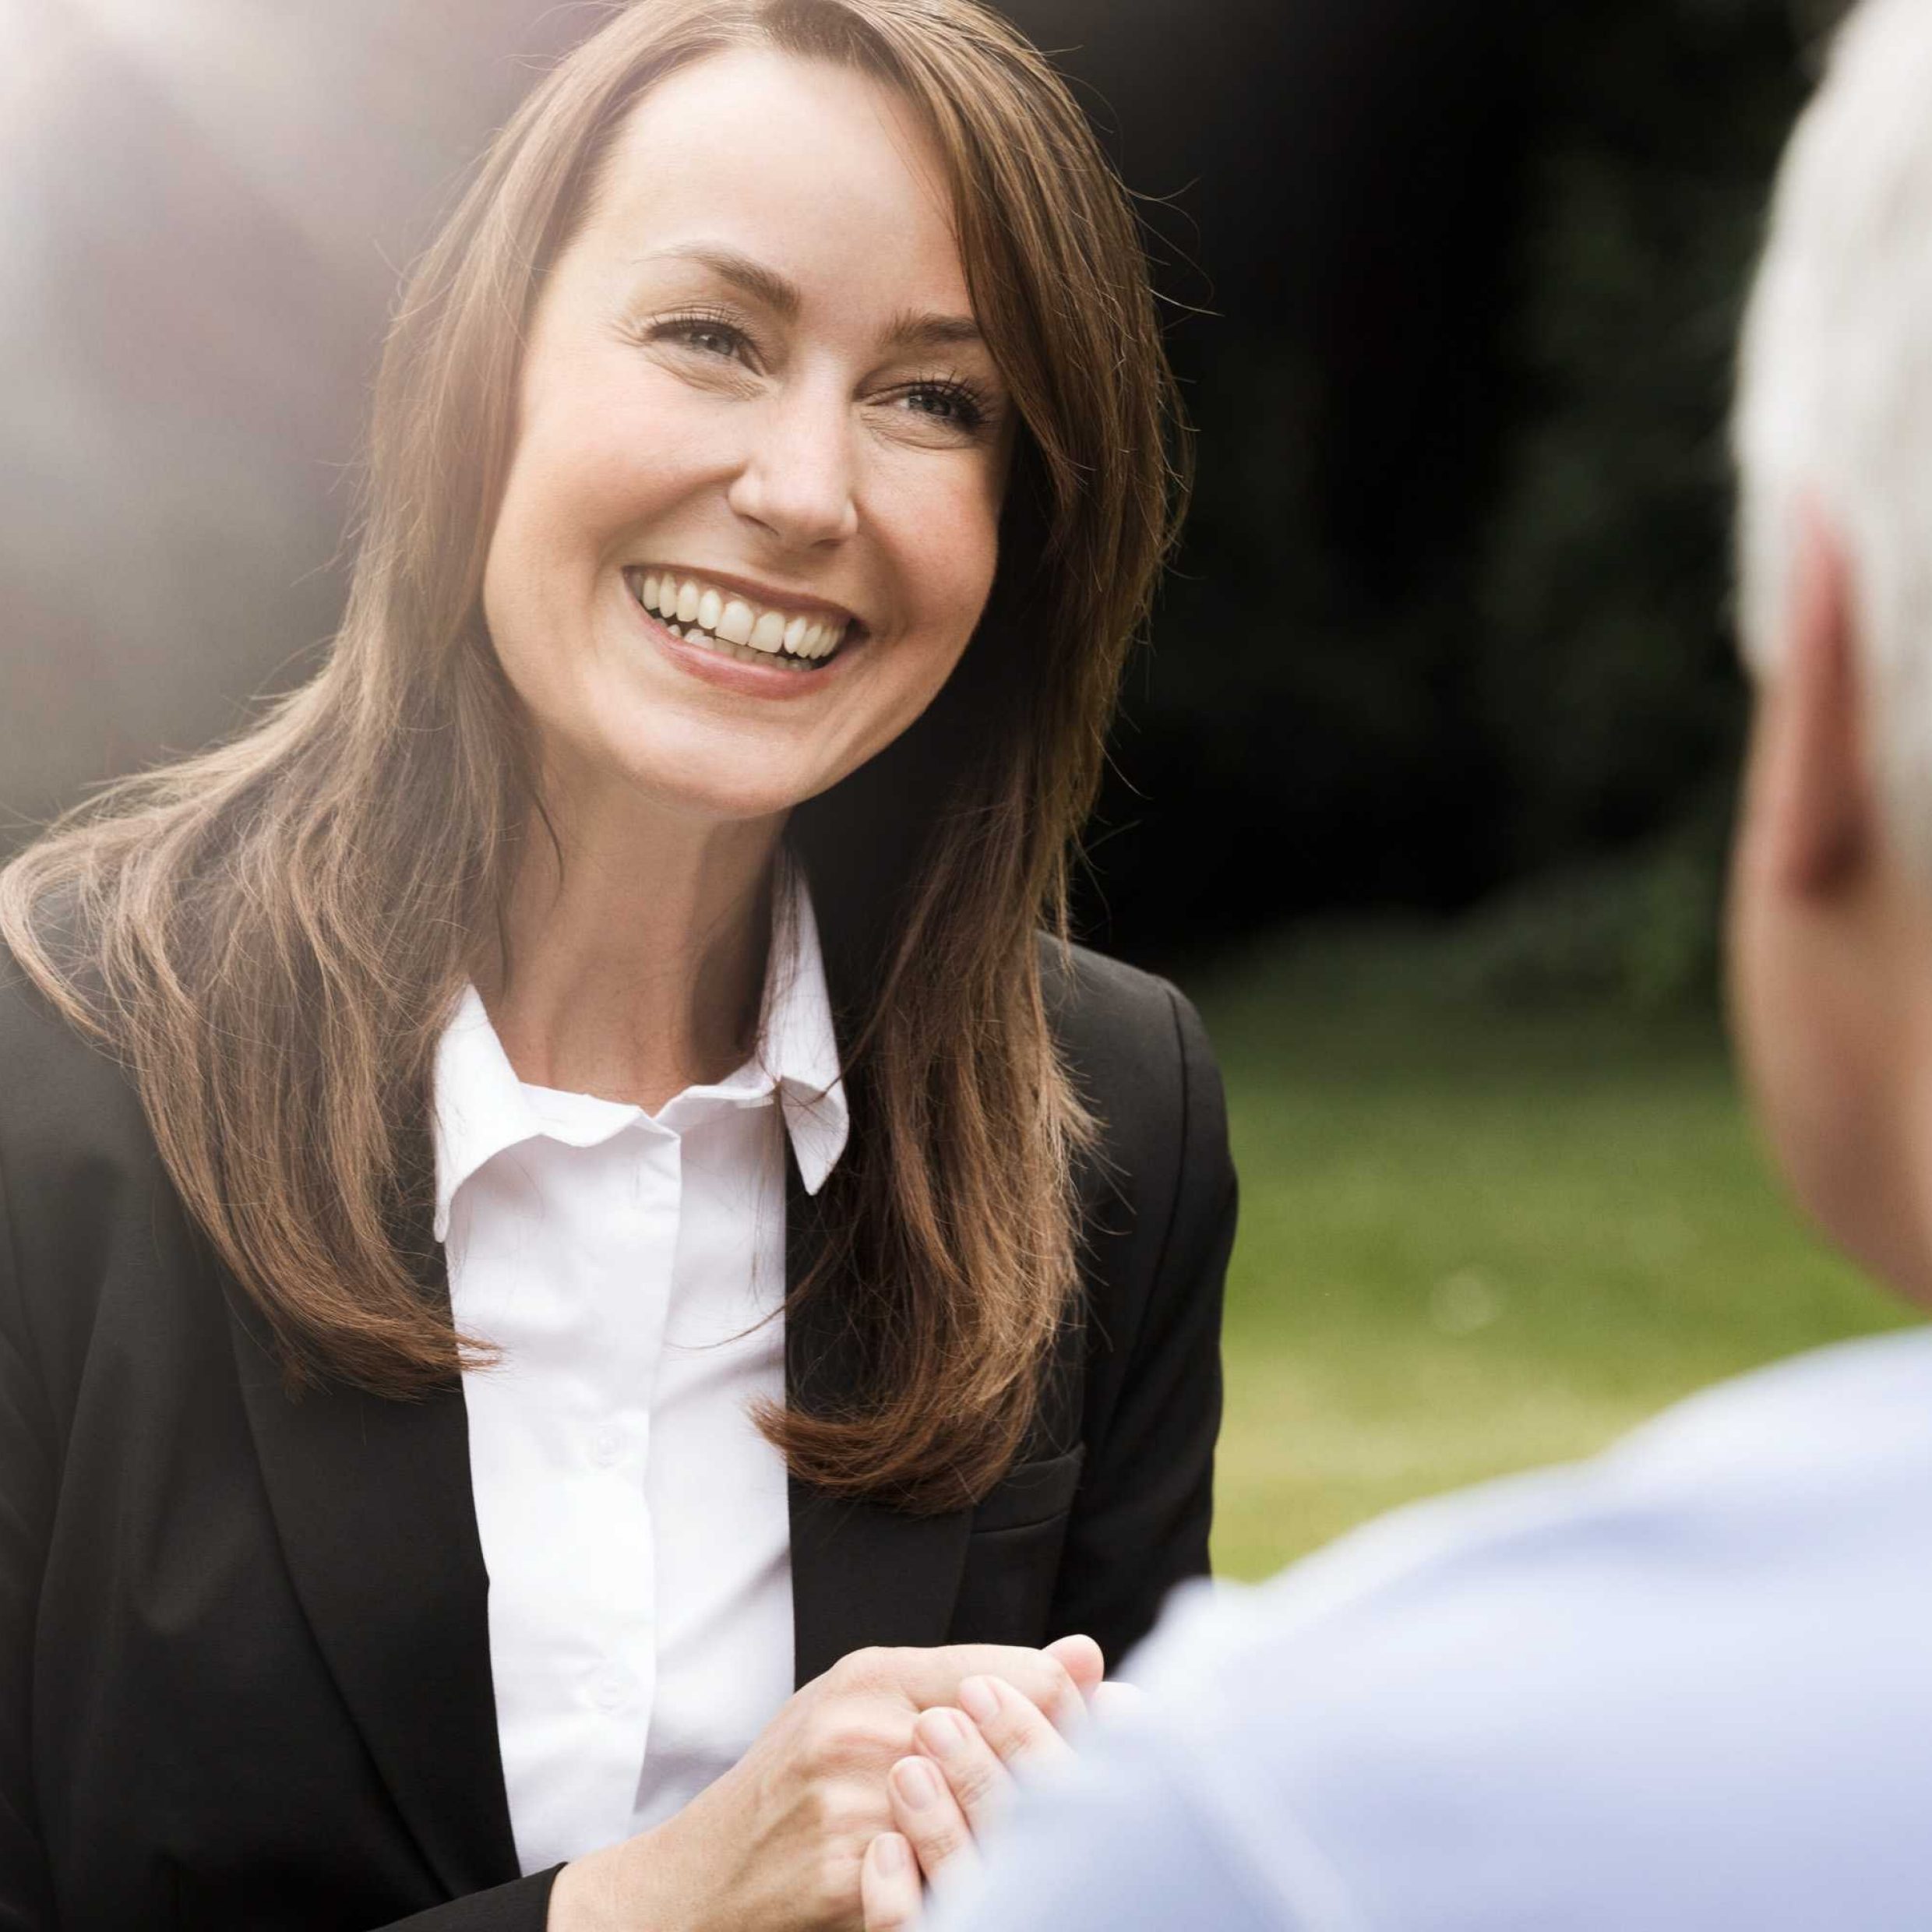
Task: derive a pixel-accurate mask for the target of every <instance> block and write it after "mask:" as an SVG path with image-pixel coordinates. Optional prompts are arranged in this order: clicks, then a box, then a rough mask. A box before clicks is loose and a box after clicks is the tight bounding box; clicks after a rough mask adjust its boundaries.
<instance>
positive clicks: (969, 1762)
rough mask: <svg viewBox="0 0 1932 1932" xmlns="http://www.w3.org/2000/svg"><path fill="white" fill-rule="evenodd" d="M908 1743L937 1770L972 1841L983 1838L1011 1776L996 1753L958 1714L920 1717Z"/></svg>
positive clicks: (1001, 1806)
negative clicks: (966, 1824)
mask: <svg viewBox="0 0 1932 1932" xmlns="http://www.w3.org/2000/svg"><path fill="white" fill-rule="evenodd" d="M1028 1708H1029V1709H1031V1708H1032V1707H1031V1705H1029V1706H1028ZM1035 1717H1038V1712H1035ZM1041 1722H1045V1720H1044V1719H1041ZM912 1741H913V1742H914V1743H915V1744H916V1745H918V1747H919V1749H920V1750H922V1751H923V1752H924V1753H925V1755H926V1756H927V1757H929V1758H931V1759H932V1761H933V1763H934V1764H935V1765H937V1766H938V1768H939V1771H940V1775H941V1776H942V1777H943V1778H944V1779H945V1780H946V1782H947V1786H949V1787H950V1789H951V1791H952V1793H953V1796H954V1797H955V1798H956V1799H957V1800H958V1801H959V1808H960V1810H961V1811H963V1812H964V1814H966V1822H967V1823H968V1824H969V1825H970V1826H971V1828H972V1832H973V1836H974V1837H975V1839H978V1838H982V1837H983V1836H984V1835H985V1831H986V1828H987V1826H988V1825H989V1824H991V1823H992V1821H993V1819H994V1818H995V1817H997V1816H998V1815H999V1813H1000V1812H1001V1811H1003V1810H1004V1809H1005V1808H1006V1804H1007V1799H1008V1797H1009V1796H1010V1795H1011V1793H1012V1789H1013V1774H1012V1772H1010V1771H1008V1770H1007V1767H1006V1765H1005V1764H1004V1762H1003V1761H1002V1759H1001V1758H1000V1756H999V1753H998V1752H997V1751H996V1750H994V1749H993V1747H992V1746H991V1745H990V1744H989V1743H987V1742H986V1740H985V1738H984V1737H983V1736H981V1734H980V1729H979V1726H978V1725H977V1724H975V1722H973V1721H972V1719H971V1718H969V1717H968V1716H967V1715H966V1714H965V1712H963V1711H954V1710H943V1711H922V1712H920V1714H919V1715H918V1719H917V1720H916V1721H915V1723H914V1724H913V1726H912Z"/></svg>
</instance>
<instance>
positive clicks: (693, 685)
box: [0, 0, 1233, 1932]
mask: <svg viewBox="0 0 1932 1932" xmlns="http://www.w3.org/2000/svg"><path fill="white" fill-rule="evenodd" d="M1175 434H1176V425H1175V421H1174V413H1173V408H1172V385H1171V383H1170V380H1169V376H1168V373H1167V370H1166V366H1165V361H1164V360H1163V358H1162V351H1161V345H1160V340H1159V336H1158V330H1157V328H1156V326H1155V320H1154V312H1153V305H1152V301H1151V294H1150V292H1149V289H1148V283H1147V277H1146V270H1145V266H1144V261H1143V259H1142V257H1141V252H1140V249H1139V247H1138V244H1137V238H1136V234H1135V230H1134V225H1133V218H1132V215H1131V213H1130V210H1129V208H1128V206H1127V204H1126V199H1125V197H1124V196H1123V192H1122V191H1121V190H1120V189H1119V185H1117V183H1116V182H1115V181H1114V180H1113V179H1112V177H1111V175H1109V172H1108V171H1107V169H1106V167H1105V164H1104V163H1103V161H1102V159H1101V157H1100V155H1099V153H1098V149H1097V147H1096V146H1095V143H1094V140H1093V138H1092V136H1091V132H1089V130H1088V128H1087V127H1086V125H1085V124H1084V121H1083V120H1082V118H1081V115H1080V114H1079V112H1078V111H1077V108H1076V107H1075V106H1074V104H1073V103H1072V101H1071V100H1070V97H1069V96H1068V95H1067V93H1066V90H1065V88H1064V87H1063V86H1062V84H1061V83H1059V80H1058V79H1056V76H1054V75H1053V73H1052V70H1051V69H1050V68H1049V66H1048V65H1046V64H1045V62H1043V61H1042V59H1041V58H1040V57H1039V55H1038V54H1037V53H1036V52H1035V51H1033V50H1032V49H1031V48H1029V47H1028V46H1027V45H1026V44H1025V43H1024V41H1021V39H1020V38H1019V37H1017V35H1015V34H1014V32H1013V31H1012V30H1010V28H1009V27H1008V26H1006V25H1005V24H1004V23H1002V22H1001V21H1000V20H999V19H998V18H997V17H996V16H993V15H992V14H991V13H989V12H984V11H982V10H981V9H978V7H977V6H975V5H971V4H970V3H969V0H640V4H637V5H632V6H629V7H628V8H625V9H622V10H620V11H619V12H616V13H615V15H614V16H612V19H610V21H609V22H608V24H607V25H606V26H605V27H604V28H603V29H602V30H601V31H600V32H598V33H597V34H596V35H594V37H592V38H591V39H590V40H589V41H586V42H585V43H584V44H583V46H581V47H580V48H578V49H577V50H576V51H575V52H574V53H573V55H570V56H569V58H567V59H566V60H565V61H564V62H562V63H561V64H560V65H559V66H558V67H557V68H556V69H555V70H554V72H552V73H551V74H549V75H548V76H547V77H546V78H545V79H544V80H543V81H542V82H541V84H540V85H539V86H538V87H537V89H536V90H535V91H534V93H532V94H531V97H530V98H529V99H528V100H527V102H526V103H525V104H524V106H523V108H521V109H520V111H519V113H518V114H517V115H516V117H515V118H513V121H512V122H510V124H509V125H508V126H507V127H506V129H504V130H503V132H502V133H501V135H499V137H498V138H497V139H496V140H495V143H493V144H492V147H491V148H490V150H489V151H488V153H487V154H486V155H485V157H484V158H483V160H482V163H481V167H480V168H479V170H478V173H477V175H476V177H475V178H474V182H472V184H471V186H470V188H469V189H468V191H467V193H466V195H465V196H464V199H463V200H462V202H461V203H460V206H458V207H457V210H456V211H455V213H453V216H452V217H451V219H450V222H449V224H448V225H447V227H446V230H445V231H444V232H443V234H442V236H441V238H439V240H438V241H437V242H436V243H435V245H434V246H433V247H432V249H430V250H429V252H428V254H427V255H426V256H425V258H424V259H423V261H422V263H421V264H420V266H418V269H417V270H416V272H415V273H414V277H412V280H411V284H410V287H408V289H407V291H405V293H404V298H403V300H402V302H401V304H400V307H399V309H398V311H397V319H396V321H395V323H394V326H393V330H392V332H391V335H390V341H389V344H388V347H387V350H386V354H385V358H384V362H383V371H382V374H381V377H380V379H379V383H378V386H377V392H376V397H375V411H374V417H373V421H372V427H371V434H370V443H369V463H368V481H367V487H366V491H365V502H364V513H363V517H362V521H361V530H360V535H359V547H358V557H357V565H356V570H355V575H354V581H353V584H352V587H351V596H350V600H349V605H348V608H347V613H346V615H345V617H344V622H343V625H342V628H341V630H340V635H339V636H338V637H337V640H336V641H335V644H334V647H333V650H332V651H331V653H330V656H329V658H328V659H327V661H326V664H325V665H324V666H323V669H322V671H321V672H320V673H319V675H318V676H317V677H316V679H315V680H314V681H313V682H312V683H311V684H310V685H308V686H306V687H305V688H304V689H301V690H299V691H298V692H296V693H294V694H293V695H292V696H290V697H288V698H287V699H285V700H282V701H281V702H280V703H278V704H277V706H276V707H274V708H273V710H271V711H270V713H269V714H267V715H266V717H264V718H263V721H261V722H260V723H259V724H258V725H257V726H256V727H255V728H253V729H252V730H251V731H249V732H247V733H245V735H242V736H241V737H240V738H238V739H236V740H235V741H234V742H231V743H230V744H227V745H225V746H220V747H219V748H217V749H214V750H212V751H210V752H208V753H204V754H203V755H201V756H198V757H196V758H194V759H192V760H186V761H185V762H183V763H179V764H177V765H174V766H171V767H167V768H164V769H162V770H157V771H155V772H153V773H150V774H145V775H143V776H142V777H139V778H136V779H134V780H132V781H126V782H125V783H123V784H121V785H119V786H118V787H116V788H112V789H111V790H110V791H108V793H106V794H105V795H104V796H103V797H101V798H100V799H97V800H96V801H95V802H93V803H92V804H91V805H90V806H88V807H86V808H85V809H83V810H82V811H81V812H79V813H77V814H76V815H75V816H73V817H72V818H71V819H70V820H68V821H65V822H64V823H62V824H60V825H58V826H56V827H55V828H54V829H53V830H51V832H50V833H49V834H48V836H46V837H44V838H43V839H42V840H41V841H40V842H39V843H38V844H36V845H34V846H33V847H32V848H30V849H29V850H28V851H26V853H24V854H23V855H22V856H21V857H20V858H18V859H17V860H16V862H14V863H13V864H12V866H9V868H8V869H6V871H5V873H4V874H0V936H3V937H4V940H5V944H6V946H7V948H8V949H9V952H10V954H11V955H12V961H13V963H14V966H15V968H17V970H9V973H8V975H7V977H6V982H5V986H4V988H3V989H0V1218H4V1219H5V1223H6V1225H5V1227H4V1228H0V1652H4V1659H5V1665H4V1669H0V1923H5V1924H6V1925H8V1926H9V1927H19V1928H23V1929H25V1928H50V1929H51V1927H54V1926H55V1925H57V1924H58V1926H60V1927H62V1928H64V1929H65V1932H79V1929H80V1928H86V1927H114V1928H115V1932H129V1929H130V1928H136V1929H138V1928H143V1927H150V1926H152V1927H164V1926H165V1927H174V1926H179V1925H192V1926H195V1927H242V1926H246V1927H251V1928H255V1929H256V1932H262V1929H263V1928H291V1932H292V1929H293V1928H296V1927H316V1928H320V1927H331V1928H336V1929H337V1932H340V1928H342V1927H373V1926H376V1925H382V1924H394V1923H400V1922H401V1921H402V1920H404V1919H406V1918H411V1919H413V1917H414V1915H418V1914H426V1915H427V1916H426V1917H425V1918H424V1920H423V1921H422V1922H423V1923H424V1924H425V1927H427V1926H428V1925H430V1924H432V1923H433V1924H434V1925H435V1926H438V1927H450V1928H462V1927H469V1928H476V1929H478V1932H481V1928H484V1927H531V1928H535V1927H543V1926H548V1927H554V1928H557V1932H569V1928H573V1927H594V1926H598V1925H602V1924H611V1925H633V1924H637V1925H641V1924H650V1925H661V1924H662V1925H668V1924H673V1923H675V1924H677V1925H680V1926H689V1927H710V1926H718V1927H727V1926H728V1927H773V1928H791V1927H795V1928H806V1927H838V1926H851V1925H854V1924H855V1923H857V1922H858V1916H859V1913H860V1910H861V1905H860V1887H861V1871H862V1863H863V1861H864V1860H865V1859H866V1853H867V1849H868V1847H869V1846H877V1847H879V1848H880V1849H876V1850H875V1851H874V1852H873V1855H872V1856H873V1860H874V1863H875V1864H876V1862H877V1861H878V1860H880V1859H882V1858H884V1857H887V1856H890V1854H891V1852H892V1850H893V1849H894V1848H895V1847H896V1848H897V1849H898V1850H899V1852H900V1853H901V1856H903V1854H904V1841H903V1840H901V1839H899V1838H898V1837H897V1835H895V1834H894V1832H891V1831H890V1829H889V1827H890V1825H891V1824H893V1822H894V1820H895V1818H897V1819H899V1820H900V1821H901V1822H903V1821H904V1818H903V1814H902V1807H903V1806H904V1804H905V1803H908V1802H910V1801H911V1800H909V1799H908V1791H910V1790H911V1789H914V1788H915V1786H916V1784H917V1779H916V1778H915V1777H914V1776H913V1773H912V1772H911V1771H908V1768H906V1767H905V1766H904V1765H901V1766H900V1768H899V1769H898V1771H897V1772H894V1765H895V1762H896V1761H898V1760H900V1759H901V1758H903V1757H905V1756H906V1755H907V1754H909V1753H915V1751H916V1752H919V1753H929V1754H933V1753H937V1754H943V1746H944V1743H945V1740H947V1738H948V1737H950V1736H953V1735H954V1733H952V1732H950V1731H948V1730H947V1728H946V1725H947V1723H953V1722H957V1724H958V1725H960V1726H964V1724H965V1722H966V1721H965V1719H963V1718H961V1717H958V1715H957V1712H956V1711H955V1709H954V1707H955V1706H956V1705H959V1704H961V1702H962V1701H964V1703H966V1704H968V1705H971V1704H972V1703H974V1702H975V1701H978V1702H980V1703H982V1705H985V1700H984V1699H982V1698H979V1697H978V1691H977V1690H975V1685H974V1682H973V1680H974V1679H975V1677H976V1676H982V1675H983V1674H985V1673H988V1672H993V1673H997V1674H998V1676H999V1677H1000V1678H1002V1679H1003V1680H1004V1681H1005V1682H1006V1683H1008V1684H1009V1685H1010V1686H1011V1687H1013V1688H1014V1690H1017V1692H1018V1693H1019V1694H1021V1700H1022V1701H1023V1703H1024V1705H1025V1707H1026V1708H1027V1710H1028V1711H1030V1712H1032V1713H1033V1714H1034V1716H1035V1719H1041V1714H1042V1713H1044V1714H1045V1716H1046V1717H1051V1718H1053V1719H1058V1720H1059V1721H1061V1722H1066V1720H1067V1719H1068V1718H1069V1716H1070V1710H1071V1707H1072V1706H1074V1705H1077V1702H1078V1700H1079V1696H1080V1694H1081V1693H1082V1692H1086V1691H1091V1689H1092V1688H1093V1687H1094V1685H1095V1682H1096V1680H1097V1679H1098V1675H1099V1673H1100V1671H1101V1669H1102V1653H1105V1654H1106V1655H1118V1654H1119V1652H1122V1651H1123V1650H1124V1649H1125V1648H1126V1647H1127V1646H1128V1645H1130V1644H1131V1643H1133V1641H1136V1640H1137V1638H1138V1637H1139V1636H1140V1635H1141V1633H1142V1632H1143V1631H1144V1630H1145V1629H1146V1628H1147V1627H1148V1624H1150V1623H1151V1620H1152V1618H1153V1616H1154V1614H1155V1610H1156V1609H1157V1607H1158V1603H1159V1601H1160V1599H1161V1597H1162V1595H1163V1594H1164V1592H1165V1590H1166V1589H1167V1588H1169V1586H1170V1585H1172V1584H1173V1583H1174V1582H1176V1581H1178V1580H1179V1579H1180V1578H1183V1577H1184V1576H1186V1575H1188V1574H1193V1573H1194V1572H1197V1571H1199V1570H1200V1569H1202V1568H1203V1567H1204V1565H1205V1562H1206V1550H1207V1521H1208V1512H1209V1482H1210V1472H1211V1460H1212V1450H1213V1440H1214V1434H1215V1426H1216V1422H1217V1419H1218V1399H1219V1382H1218V1366H1217V1359H1216V1357H1217V1324H1218V1312H1219V1302H1220V1287H1221V1276H1222V1269H1223V1267H1224V1265H1225V1259H1226V1254H1227V1248H1228V1243H1229V1239H1230V1238H1231V1234H1232V1215H1233V1180H1232V1172H1231V1170H1230V1169H1229V1162H1228V1156H1227V1148H1226V1140H1225V1124H1224V1122H1223V1119H1222V1109H1221V1100H1220V1088H1219V1083H1218V1077H1217V1076H1216V1074H1215V1069H1214V1066H1213V1063H1212V1060H1211V1056H1210V1054H1209V1052H1208V1049H1207V1045H1206V1042H1205V1040H1204V1037H1203V1035H1202V1034H1201V1031H1200V1024H1199V1022H1198V1021H1197V1018H1196V1017H1195V1016H1194V1014H1193V1011H1192V1010H1191V1009H1190V1007H1187V1005H1186V1003H1185V1002H1184V1001H1183V1000H1182V999H1180V998H1179V996H1178V995H1177V994H1176V993H1175V992H1173V991H1172V989H1171V988H1169V987H1167V986H1165V985H1164V984H1162V982H1158V981H1156V980H1152V979H1150V978H1147V977H1146V976H1144V975H1140V974H1137V973H1134V972H1131V971H1128V970H1127V969H1126V968H1122V967H1119V966H1117V965H1114V964H1111V963H1109V962H1108V961H1102V960H1100V959H1098V958H1095V957H1093V956H1092V955H1091V954H1086V953H1084V952H1082V951H1081V950H1080V949H1078V948H1077V947H1073V946H1071V945H1070V943H1068V941H1067V939H1066V907H1065V897H1066V891H1065V887H1066V866H1067V862H1068V855H1069V851H1070V845H1071V842H1072V841H1073V840H1074V837H1076V835H1077V833H1078V830H1079V828H1080V825H1081V820H1082V819H1083V817H1084V814H1085V813H1086V811H1087V809H1088V806H1089V804H1090V802H1091V799H1092V795H1093V791H1094V788H1095V781H1096V777H1097V774H1098V765H1099V760H1100V756H1101V746H1102V742H1103V739H1104V735H1105V729H1106V726H1107V723H1108V720H1109V715H1110V713H1111V709H1112V703H1113V701H1114V697H1115V693H1116V689H1117V687H1118V684H1119V675H1120V670H1121V665H1122V662H1123V657H1124V654H1125V653H1126V650H1127V648H1128V646H1129V644H1130V641H1131V640H1132V637H1133V633H1134V631H1135V629H1136V627H1137V624H1138V622H1139V621H1140V619H1141V617H1142V616H1143V615H1144V612H1145V610H1146V608H1147V604H1148V598H1149V597H1150V595H1151V591H1152V587H1153V584H1154V581H1155V574H1156V573H1157V571H1158V566H1159V564H1160V562H1161V559H1162V555H1163V554H1164V552H1165V548H1166V546H1167V545H1168V543H1169V540H1170V538H1171V535H1172V527H1173V519H1174V516H1175V514H1176V511H1177V508H1178V502H1179V479H1178V476H1177V472H1176V442H1175ZM1096 1644H1097V1645H1098V1649H1097V1648H1096ZM985 1708H1000V1707H998V1706H997V1705H996V1704H995V1705H985ZM1003 1708H1006V1709H1007V1711H1008V1712H1009V1714H1010V1713H1011V1712H1012V1710H1013V1708H1014V1707H1013V1706H1011V1705H1007V1706H1006V1707H1003ZM935 1714H937V1715H935ZM941 1718H943V1719H945V1720H946V1722H945V1723H941V1722H940V1719H941ZM1041 1721H1044V1719H1041ZM936 1725H937V1726H938V1728H937V1729H935V1726H936ZM961 1734H962V1735H963V1732H962V1733H961ZM1010 1735H1011V1736H1014V1738H1020V1737H1022V1736H1026V1735H1028V1733H1027V1729H1026V1726H1024V1724H1016V1725H1015V1726H1013V1727H1012V1728H1011V1730H1010ZM971 1761H976V1760H973V1759H971V1756H970V1754H963V1755H961V1756H960V1757H957V1758H956V1759H955V1760H954V1763H955V1764H956V1765H964V1764H967V1763H968V1762H971ZM915 1769H916V1767H915ZM908 1779H911V1783H910V1784H909V1783H908ZM966 1815H967V1814H961V1829H962V1830H963V1829H964V1823H965V1817H966ZM971 1815H973V1816H975V1817H976V1816H977V1815H978V1813H977V1810H976V1809H975V1810H974V1811H973V1813H972V1814H971ZM916 1842H918V1843H920V1844H921V1845H922V1846H925V1845H927V1844H929V1843H932V1842H936V1840H935V1839H933V1835H932V1834H930V1833H926V1834H924V1835H921V1836H919V1837H918V1839H917V1841H916ZM924 1855H925V1854H924V1853H922V1856H924ZM866 1869H868V1870H870V1869H872V1868H871V1867H866Z"/></svg>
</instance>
